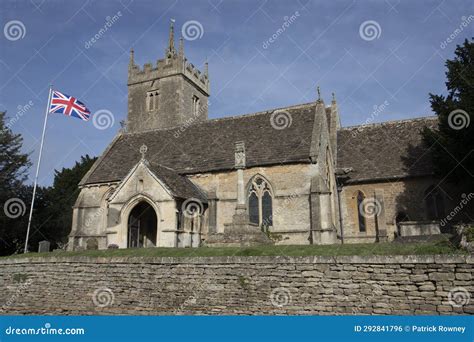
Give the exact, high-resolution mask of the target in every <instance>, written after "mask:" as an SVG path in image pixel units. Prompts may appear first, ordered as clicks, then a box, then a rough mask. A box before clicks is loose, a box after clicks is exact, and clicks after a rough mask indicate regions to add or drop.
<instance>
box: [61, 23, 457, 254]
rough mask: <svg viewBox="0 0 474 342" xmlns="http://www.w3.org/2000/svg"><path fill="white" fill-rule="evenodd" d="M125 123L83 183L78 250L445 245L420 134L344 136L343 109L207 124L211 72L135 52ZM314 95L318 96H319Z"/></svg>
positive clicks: (180, 58) (388, 126)
mask: <svg viewBox="0 0 474 342" xmlns="http://www.w3.org/2000/svg"><path fill="white" fill-rule="evenodd" d="M127 85H128V116H127V120H126V124H125V125H124V128H123V129H122V130H121V131H120V132H119V133H118V134H117V135H116V137H115V138H114V139H113V141H112V142H111V143H110V145H109V146H108V147H107V148H106V150H105V151H104V153H103V154H102V155H101V156H100V158H99V159H98V160H97V161H96V162H95V164H94V165H93V166H92V168H91V169H90V170H89V171H88V173H87V174H86V175H85V176H84V178H83V179H82V181H81V182H80V184H79V188H80V194H79V196H78V198H77V201H76V203H75V205H74V208H73V218H72V229H71V233H70V236H69V245H68V248H69V249H70V250H80V249H106V248H136V247H198V246H209V247H212V246H251V245H258V244H293V245H295V244H296V245H297V244H302V245H303V244H338V243H356V242H357V243H360V242H374V243H376V242H383V241H391V240H393V239H394V238H395V237H397V236H409V235H426V234H438V233H440V228H442V227H441V225H440V219H442V218H443V215H445V211H446V209H447V208H448V207H449V199H448V198H446V197H447V196H446V195H445V191H444V190H443V188H442V187H441V185H440V184H439V182H438V180H437V179H436V178H435V177H434V174H433V167H432V163H431V159H430V156H429V153H428V149H427V147H425V146H424V144H423V142H422V137H421V134H420V132H421V130H422V129H423V128H424V127H436V125H437V120H436V118H435V117H425V118H417V119H410V120H401V121H391V122H386V123H376V124H367V125H361V126H354V127H341V124H340V114H339V111H338V106H337V102H336V99H335V97H334V96H333V98H332V101H331V102H330V103H329V104H328V105H326V104H325V102H324V101H323V99H322V98H321V96H320V95H319V94H315V101H314V102H311V103H305V104H299V105H294V106H290V107H285V108H277V109H269V110H266V111H263V112H258V113H252V114H246V115H240V116H233V117H224V118H219V119H208V99H209V96H210V94H211V91H210V78H209V73H208V66H207V63H206V64H205V66H204V70H202V71H201V70H198V69H197V68H196V67H195V66H194V65H193V64H191V63H190V62H189V61H188V60H187V58H186V57H185V54H184V44H183V39H180V40H179V45H178V47H177V48H176V47H175V40H174V30H173V26H171V28H170V32H169V42H168V46H167V47H166V50H165V54H164V58H163V59H159V60H158V61H157V62H156V63H153V64H152V63H147V64H145V65H144V66H143V67H140V66H138V65H136V64H135V61H134V52H133V50H132V51H131V54H130V63H129V66H128V84H127ZM318 93H319V90H318Z"/></svg>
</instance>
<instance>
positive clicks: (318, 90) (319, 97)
mask: <svg viewBox="0 0 474 342" xmlns="http://www.w3.org/2000/svg"><path fill="white" fill-rule="evenodd" d="M316 89H317V92H318V101H321V89H319V86H318V87H317V88H316Z"/></svg>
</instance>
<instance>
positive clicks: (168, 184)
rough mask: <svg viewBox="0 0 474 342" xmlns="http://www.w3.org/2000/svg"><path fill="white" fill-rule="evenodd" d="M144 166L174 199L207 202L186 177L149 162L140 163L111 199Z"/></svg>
mask: <svg viewBox="0 0 474 342" xmlns="http://www.w3.org/2000/svg"><path fill="white" fill-rule="evenodd" d="M140 165H142V166H144V167H145V168H146V169H147V170H148V171H149V172H150V173H151V175H152V177H153V178H154V179H156V181H157V182H159V183H160V184H162V185H163V186H164V187H165V189H166V191H167V192H168V193H169V194H170V195H171V196H173V197H174V198H182V199H190V198H197V199H199V200H201V201H202V202H204V203H205V202H207V196H206V194H205V193H204V192H202V191H201V190H200V189H199V188H198V187H197V186H196V185H195V184H194V183H193V182H191V181H190V180H189V179H187V178H186V177H184V176H181V175H179V174H177V173H176V172H175V171H174V170H172V169H170V168H167V167H164V166H162V165H159V164H156V163H150V162H148V161H147V160H144V159H142V160H140V161H138V162H137V163H136V164H135V165H134V166H133V167H132V168H131V169H130V170H129V172H128V173H127V175H125V177H124V179H123V181H122V183H121V184H120V186H119V187H118V188H117V189H116V190H115V191H114V193H113V194H112V195H111V197H109V199H110V198H113V197H115V195H116V194H118V193H119V192H120V191H121V190H120V189H121V188H122V187H123V186H124V184H125V183H126V181H127V180H128V179H129V178H130V177H132V176H133V174H134V173H135V171H136V170H137V169H138V168H139V166H140Z"/></svg>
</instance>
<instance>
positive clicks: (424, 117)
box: [340, 115, 438, 130]
mask: <svg viewBox="0 0 474 342" xmlns="http://www.w3.org/2000/svg"><path fill="white" fill-rule="evenodd" d="M437 118H438V117H437V116H436V115H429V116H420V117H417V118H410V119H398V120H389V121H383V122H374V123H369V124H362V125H352V126H346V127H341V128H340V130H350V129H354V128H359V127H371V126H383V125H387V124H393V123H401V122H414V121H422V120H427V119H429V120H433V119H437Z"/></svg>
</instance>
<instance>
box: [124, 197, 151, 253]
mask: <svg viewBox="0 0 474 342" xmlns="http://www.w3.org/2000/svg"><path fill="white" fill-rule="evenodd" d="M157 222H158V220H157V217H156V213H155V210H154V209H153V207H152V206H151V205H149V204H148V203H147V202H140V203H138V204H137V205H136V206H135V207H134V208H133V209H132V211H131V212H130V215H129V217H128V242H127V247H128V248H141V247H154V246H156V235H157V228H158V226H157V224H158V223H157Z"/></svg>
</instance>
